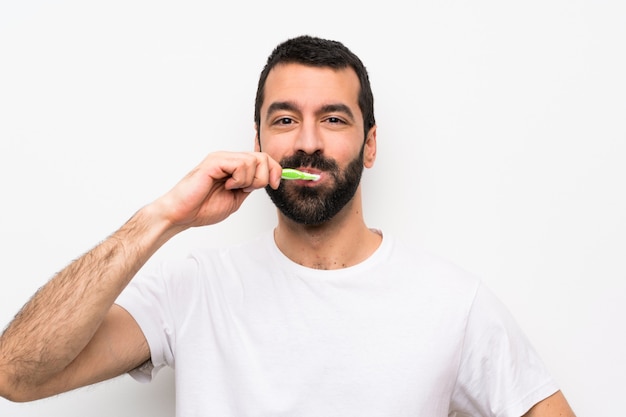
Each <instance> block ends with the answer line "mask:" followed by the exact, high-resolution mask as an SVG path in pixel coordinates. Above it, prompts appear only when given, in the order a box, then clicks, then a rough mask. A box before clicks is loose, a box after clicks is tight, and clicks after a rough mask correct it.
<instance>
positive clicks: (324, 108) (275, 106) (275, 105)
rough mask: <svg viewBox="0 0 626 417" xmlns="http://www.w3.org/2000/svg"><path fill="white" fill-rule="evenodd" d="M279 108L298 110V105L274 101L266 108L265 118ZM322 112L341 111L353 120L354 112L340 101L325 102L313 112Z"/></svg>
mask: <svg viewBox="0 0 626 417" xmlns="http://www.w3.org/2000/svg"><path fill="white" fill-rule="evenodd" d="M281 110H287V111H293V112H299V109H298V106H297V105H296V104H295V103H293V102H291V101H275V102H274V103H272V104H270V106H269V107H268V108H267V116H266V120H267V119H269V118H270V117H271V116H272V114H273V113H275V112H277V111H281ZM324 113H343V114H345V115H346V116H348V117H349V118H350V119H351V120H354V114H353V113H352V110H350V107H348V106H346V105H345V104H342V103H334V104H326V105H324V106H322V107H321V108H320V109H319V110H318V111H316V112H315V114H317V115H321V114H324Z"/></svg>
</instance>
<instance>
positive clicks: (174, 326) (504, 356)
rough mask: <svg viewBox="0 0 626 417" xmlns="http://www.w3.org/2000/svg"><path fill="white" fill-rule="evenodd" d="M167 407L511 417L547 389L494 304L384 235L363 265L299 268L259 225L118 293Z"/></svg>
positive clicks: (449, 268)
mask: <svg viewBox="0 0 626 417" xmlns="http://www.w3.org/2000/svg"><path fill="white" fill-rule="evenodd" d="M117 303H118V304H119V305H121V306H122V307H123V308H125V309H126V310H128V311H129V312H130V314H131V315H132V316H133V317H134V318H135V319H136V320H137V323H138V324H139V326H140V327H141V329H142V331H143V332H144V334H145V336H146V338H147V340H148V344H149V346H150V352H151V362H149V363H147V364H146V365H144V366H143V367H141V368H139V369H137V370H135V371H133V372H132V375H133V376H134V377H135V378H137V379H139V380H149V379H150V378H151V377H152V376H153V375H154V373H155V372H156V371H157V370H158V369H159V368H161V367H163V366H171V367H173V368H174V369H175V376H176V408H177V415H178V416H179V417H189V416H203V417H210V416H216V417H230V416H237V417H244V416H245V417H247V416H272V417H278V416H289V417H320V416H324V417H334V416H337V417H348V416H359V417H401V416H411V417H444V416H457V417H460V416H503V417H505V416H506V417H508V416H510V417H520V416H521V415H522V414H524V413H525V412H526V411H527V410H528V409H529V408H530V407H531V406H532V405H534V404H535V403H537V402H538V401H540V400H542V399H543V398H545V397H547V396H549V395H551V394H553V393H554V392H556V391H557V390H558V388H557V386H556V385H555V383H554V381H553V380H552V378H551V376H550V375H549V373H548V372H547V370H546V368H545V366H544V365H543V364H542V362H541V360H540V359H539V358H538V356H537V354H536V353H535V351H534V350H533V348H532V347H531V346H530V344H529V343H528V341H527V340H526V338H525V336H524V335H523V334H522V332H521V331H520V329H519V328H518V326H517V325H516V323H515V322H514V320H513V319H512V318H511V316H510V315H509V313H508V312H507V311H506V309H505V308H504V307H503V306H502V305H501V303H500V302H499V301H498V300H496V299H495V298H494V296H493V295H492V294H491V293H490V292H489V291H488V290H487V289H486V288H485V287H484V286H483V285H482V284H481V283H480V281H479V280H478V279H476V278H475V277H472V276H470V275H469V274H467V273H466V272H464V271H462V270H460V269H459V268H457V267H455V266H453V265H451V264H449V263H447V262H445V261H442V260H440V259H438V258H436V257H434V256H432V255H429V254H427V253H426V252H424V251H421V250H416V249H413V248H409V247H408V246H404V245H402V244H401V243H400V242H399V241H397V240H394V239H393V238H392V237H390V236H388V235H385V236H384V238H383V242H382V244H381V246H380V247H379V248H378V250H377V251H376V252H375V253H374V254H373V255H372V256H371V257H370V258H368V259H367V260H365V261H364V262H362V263H360V264H358V265H356V266H353V267H349V268H345V269H338V270H330V271H322V270H316V269H310V268H306V267H303V266H301V265H298V264H296V263H294V262H292V261H291V260H289V259H288V258H287V257H286V256H285V255H283V254H282V253H281V252H280V250H279V249H278V248H277V247H276V245H275V243H274V240H273V236H272V234H271V233H268V234H266V235H264V236H262V237H260V238H259V239H257V240H255V241H253V242H250V243H247V244H244V245H241V246H237V247H231V248H227V249H219V250H218V249H215V250H213V249H206V250H202V251H199V252H196V253H193V254H192V255H191V256H190V257H188V258H187V259H185V260H181V261H178V262H173V263H167V264H162V265H160V266H159V267H158V268H151V270H150V271H142V273H141V274H140V275H139V276H137V277H136V278H135V279H134V280H133V281H132V282H131V284H130V285H129V287H128V288H127V289H126V290H125V291H124V292H123V293H122V295H121V296H120V297H119V299H118V301H117Z"/></svg>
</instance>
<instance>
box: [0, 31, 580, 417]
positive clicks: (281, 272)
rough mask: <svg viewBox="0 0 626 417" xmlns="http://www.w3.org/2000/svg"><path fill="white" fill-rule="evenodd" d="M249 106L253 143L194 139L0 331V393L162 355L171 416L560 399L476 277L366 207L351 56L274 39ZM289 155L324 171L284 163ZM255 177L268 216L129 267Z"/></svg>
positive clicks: (361, 94) (367, 140) (370, 117)
mask: <svg viewBox="0 0 626 417" xmlns="http://www.w3.org/2000/svg"><path fill="white" fill-rule="evenodd" d="M255 123H256V137H255V152H250V153H234V152H232V153H231V152H217V153H213V154H210V155H208V156H207V157H206V158H205V159H204V160H203V161H202V162H201V163H200V164H199V165H198V166H197V167H196V168H195V169H194V170H192V171H191V172H190V173H189V174H188V175H187V176H186V177H185V178H183V179H182V180H181V181H180V182H179V183H178V184H177V185H176V186H175V187H174V188H173V189H171V190H170V191H169V192H167V193H166V194H164V195H163V196H162V197H160V198H158V199H157V200H155V201H154V202H152V203H151V204H148V205H147V206H145V207H143V208H142V209H140V210H139V211H138V212H137V213H136V214H135V215H134V216H133V217H132V218H131V219H130V220H129V221H128V222H127V223H126V224H125V225H124V226H122V227H121V228H120V229H119V230H118V231H116V232H115V233H113V234H112V235H111V236H110V237H109V238H108V239H106V240H105V241H103V242H102V243H101V244H100V245H99V246H97V247H95V248H94V249H93V250H91V251H90V252H88V253H87V254H85V255H84V256H83V257H81V258H79V259H78V260H76V261H75V262H73V263H72V264H70V265H69V266H68V267H67V268H66V269H65V270H63V271H61V272H60V273H59V274H58V275H57V276H56V277H54V278H53V279H52V280H51V281H50V282H49V283H48V284H47V285H46V286H45V287H44V288H42V289H41V290H40V291H39V292H38V293H37V294H36V295H35V296H34V297H33V299H32V300H31V301H30V302H29V303H27V305H26V306H25V307H24V308H23V309H22V311H21V312H20V313H19V314H18V316H17V317H16V318H15V320H14V321H13V323H11V324H10V325H9V327H8V328H7V330H6V331H5V333H4V334H3V336H2V338H1V339H0V394H1V395H2V396H4V397H6V398H9V399H11V400H15V401H29V400H34V399H37V398H42V397H46V396H50V395H54V394H56V393H60V392H64V391H68V390H71V389H74V388H77V387H81V386H85V385H89V384H93V383H96V382H99V381H103V380H106V379H109V378H112V377H115V376H118V375H121V374H123V373H126V372H130V373H131V374H132V375H133V376H135V377H136V378H138V379H144V380H147V379H150V378H151V377H152V375H153V374H154V372H155V371H156V370H158V369H159V368H160V367H162V366H172V367H174V368H175V372H176V387H177V414H178V415H180V416H191V415H215V416H248V415H267V416H278V415H290V416H347V415H360V416H429V417H432V416H448V415H456V416H460V415H472V416H522V415H527V416H573V415H574V414H573V412H572V410H571V409H570V407H569V406H568V404H567V402H566V400H565V398H564V397H563V395H562V394H561V392H560V391H559V390H558V387H557V386H556V385H555V383H554V382H553V381H552V379H551V377H550V376H549V374H548V373H547V371H546V369H545V368H544V366H543V365H542V364H541V361H540V360H539V358H538V357H537V355H536V353H535V352H534V351H533V349H532V348H531V347H530V345H529V344H528V342H527V341H526V339H525V338H524V336H523V334H522V333H521V332H520V330H519V329H518V328H517V326H516V324H515V323H514V321H513V320H512V319H511V317H510V316H509V315H508V313H507V312H506V311H505V309H504V308H502V306H501V305H500V304H499V303H498V301H497V300H495V299H494V297H493V296H492V295H491V294H490V293H489V291H487V290H486V289H485V288H484V287H483V286H482V285H481V283H480V282H479V280H477V279H475V278H473V277H471V276H468V275H467V274H466V273H464V272H462V271H460V270H459V269H457V268H455V267H454V266H452V265H449V264H448V263H446V262H444V261H441V260H439V259H437V258H435V257H433V256H430V255H428V254H426V253H423V252H421V251H417V250H414V249H411V248H409V247H408V246H405V245H403V244H402V243H400V242H398V241H396V240H394V239H393V237H392V236H390V235H388V234H384V235H383V234H382V232H380V231H378V230H374V229H370V228H368V227H367V226H366V224H365V222H364V220H363V214H362V203H361V187H360V185H359V184H360V177H361V172H362V170H363V168H364V167H367V168H369V167H371V166H372V165H373V164H374V161H375V158H376V124H375V119H374V111H373V97H372V93H371V89H370V85H369V80H368V76H367V72H366V70H365V68H364V66H363V64H362V63H361V61H360V60H359V58H358V57H356V56H355V55H354V54H352V52H350V51H349V50H348V49H347V48H345V47H344V46H343V45H342V44H340V43H338V42H334V41H328V40H323V39H318V38H312V37H308V36H303V37H298V38H294V39H291V40H288V41H286V42H284V43H282V44H281V45H279V46H278V47H277V48H276V49H275V50H274V51H273V53H272V54H271V55H270V57H269V59H268V62H267V64H266V66H265V68H264V70H263V72H262V74H261V77H260V80H259V88H258V91H257V100H256V105H255ZM284 167H290V168H297V169H301V170H304V171H307V172H309V173H312V174H316V175H319V179H318V180H317V181H304V180H296V181H283V180H281V170H282V168H284ZM260 188H266V190H267V192H268V194H269V195H270V197H271V199H272V201H273V202H274V203H275V205H276V206H277V207H278V223H277V225H276V227H275V229H274V230H273V232H272V233H271V234H268V235H266V236H262V237H260V238H259V239H257V240H255V241H253V242H250V243H247V244H244V245H241V246H237V247H231V248H225V249H223V250H205V251H200V252H197V253H194V254H192V255H191V256H190V257H189V258H188V259H185V260H181V261H176V262H171V263H166V264H164V265H162V266H160V267H158V268H150V270H142V271H141V273H140V274H137V273H138V271H139V270H140V269H141V268H142V266H143V265H144V263H145V262H146V261H147V260H148V259H149V258H150V256H151V255H152V254H154V252H155V251H156V250H157V249H158V248H159V247H161V246H162V245H163V244H164V243H166V242H167V241H168V240H169V239H170V238H171V237H173V236H174V235H176V234H177V233H180V232H182V231H184V230H186V229H188V228H191V227H196V226H205V225H211V224H215V223H218V222H220V221H222V220H224V219H226V218H227V217H228V216H229V215H230V214H232V213H233V212H235V211H236V210H237V209H238V208H239V207H240V206H241V204H242V203H243V201H244V200H245V198H246V197H247V196H248V195H249V193H250V192H252V191H253V190H257V189H260ZM146 269H148V268H146ZM136 274H137V275H138V276H137V277H136V278H135V275H136ZM131 280H132V282H131Z"/></svg>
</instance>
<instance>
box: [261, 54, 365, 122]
mask: <svg viewBox="0 0 626 417" xmlns="http://www.w3.org/2000/svg"><path fill="white" fill-rule="evenodd" d="M359 90H360V84H359V79H358V77H357V75H356V73H355V72H354V70H353V69H352V68H350V67H347V68H341V69H334V68H329V67H312V66H307V65H302V64H295V63H288V64H279V65H277V66H275V67H274V68H272V70H271V71H270V72H269V74H268V77H267V80H266V82H265V89H264V100H263V105H262V107H261V111H262V112H264V111H266V110H267V108H268V107H269V106H270V105H271V104H272V103H274V102H281V101H285V102H287V101H288V102H294V103H298V104H299V105H302V106H322V105H327V104H331V103H332V104H336V103H342V104H345V105H347V106H348V107H350V108H351V109H352V111H353V112H355V113H357V112H359V108H358V98H359Z"/></svg>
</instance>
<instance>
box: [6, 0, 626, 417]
mask: <svg viewBox="0 0 626 417" xmlns="http://www.w3.org/2000/svg"><path fill="white" fill-rule="evenodd" d="M249 3H250V4H238V3H237V2H219V3H218V2H208V1H182V2H163V1H147V0H123V1H121V0H111V1H107V2H84V1H69V0H59V1H56V2H44V1H34V0H31V1H20V2H18V1H8V0H7V1H4V2H2V3H0V192H1V195H2V204H1V205H0V231H1V232H0V257H1V258H0V259H1V265H2V271H3V275H2V278H0V326H2V327H4V326H5V325H6V324H7V323H8V322H9V321H10V320H11V318H12V317H13V315H14V314H15V313H16V312H17V310H18V309H19V308H20V306H21V305H22V304H23V303H24V302H25V301H26V300H27V299H28V297H29V296H30V295H31V294H32V293H33V292H34V291H35V290H36V289H37V288H38V287H39V286H41V285H42V284H44V283H45V282H46V280H47V279H49V278H50V277H51V276H52V274H53V273H54V272H56V271H58V270H59V269H61V268H62V267H63V266H64V265H66V264H67V263H68V262H69V261H70V260H72V259H74V258H75V257H77V256H78V255H80V254H81V253H83V252H84V251H86V250H87V249H89V248H90V247H92V246H93V245H94V244H96V243H97V242H98V241H99V240H101V239H103V238H104V237H105V236H106V235H108V234H109V233H110V232H112V231H113V230H114V229H115V228H117V227H118V226H119V225H121V224H122V223H123V222H124V221H125V220H126V219H127V218H128V217H129V216H130V215H131V214H132V213H133V212H134V211H135V210H136V209H138V208H139V207H140V206H141V205H143V204H145V203H147V202H149V201H150V200H152V199H153V198H155V197H156V196H158V195H159V194H161V193H162V192H164V191H166V190H167V189H169V187H171V186H172V185H173V184H174V183H175V182H176V181H177V180H178V179H179V178H180V177H181V176H182V175H184V174H185V173H186V172H187V171H188V170H189V169H191V168H192V167H193V166H194V165H195V164H196V163H197V162H198V161H199V160H200V159H201V158H202V157H203V156H204V155H205V154H206V153H207V152H210V151H213V150H218V149H228V150H249V149H252V145H253V141H252V140H253V119H252V112H253V100H254V92H255V88H256V82H257V77H258V74H259V72H260V70H261V67H262V65H263V64H264V62H265V59H266V57H267V55H268V54H269V53H270V52H271V49H272V48H273V47H274V46H275V45H276V44H277V43H279V42H281V41H283V40H285V39H286V38H288V37H291V36H294V35H298V34H302V33H308V34H314V35H319V36H323V37H329V38H335V39H338V40H341V41H343V42H344V43H345V44H346V45H347V46H348V47H350V48H351V49H352V50H353V51H354V52H356V53H357V54H359V55H360V56H361V58H362V59H363V60H364V62H365V63H366V65H367V67H368V69H369V70H370V76H371V81H372V85H373V88H374V92H375V96H376V100H377V101H376V111H377V121H378V125H379V131H378V133H379V135H378V139H379V140H378V143H379V155H378V161H377V164H376V166H375V167H374V168H373V169H372V170H370V171H368V172H367V173H366V175H365V178H364V181H365V185H364V188H365V200H366V205H367V207H366V211H365V214H366V217H367V220H368V222H369V224H370V225H371V226H374V227H380V228H382V229H384V230H385V231H387V232H389V233H394V234H396V235H399V236H400V237H403V238H406V239H412V240H415V241H417V242H419V243H421V244H423V245H424V246H426V247H428V248H430V249H432V250H434V251H436V252H438V253H440V254H441V255H443V256H446V257H448V258H450V259H452V260H454V261H456V262H457V263H459V264H461V265H462V266H464V267H465V268H467V269H469V270H470V271H472V272H475V273H477V274H479V275H481V276H482V277H483V278H484V280H485V281H486V282H487V284H488V285H489V286H490V287H491V288H492V289H493V290H494V291H495V292H496V293H497V294H498V295H499V296H500V297H501V298H502V299H503V300H504V301H505V303H506V304H507V305H508V306H509V308H510V309H511V310H512V312H513V313H514V315H515V316H516V317H517V318H518V320H519V322H520V324H521V325H522V327H523V328H524V329H525V330H526V332H527V333H528V335H529V337H530V338H531V340H532V341H533V343H534V344H535V346H536V347H537V349H538V350H539V351H540V353H541V354H542V356H543V358H544V360H545V361H546V363H547V364H548V366H549V368H550V369H551V370H552V371H553V373H554V375H555V376H556V378H557V380H558V381H559V382H560V384H561V386H562V388H563V391H564V392H565V394H566V396H567V397H568V398H569V401H570V403H571V404H572V406H573V407H574V409H575V411H576V412H577V413H578V415H579V416H583V415H593V416H595V417H602V416H613V415H615V414H616V413H619V412H620V411H621V410H623V408H624V407H623V405H621V404H620V398H621V396H622V395H623V393H624V389H625V388H626V383H624V378H623V375H624V374H626V362H625V361H624V359H623V353H624V352H625V351H626V334H625V332H624V323H625V319H624V318H625V317H626V307H625V305H626V283H625V282H626V267H625V266H624V265H625V262H624V253H625V251H626V239H625V238H624V237H625V236H626V220H625V217H626V216H625V213H626V195H625V191H624V189H625V186H624V180H625V179H626V164H625V163H624V159H625V157H626V123H625V120H626V117H625V115H626V99H625V98H626V77H624V74H626V47H625V46H626V45H625V43H626V6H625V3H623V2H621V1H619V0H612V1H609V0H607V1H602V0H600V1H592V0H580V1H571V0H567V1H566V0H554V1H550V0H548V1H539V0H533V1H524V2H521V1H520V2H502V1H495V0H493V1H489V0H475V1H472V2H463V1H452V0H444V1H436V2H435V1H432V2H418V4H417V5H414V6H411V7H410V8H408V7H409V6H408V4H409V3H410V2H404V1H393V0H392V1H389V0H387V1H384V2H380V3H379V4H378V5H368V2H361V1H351V2H337V1H326V0H321V1H317V2H308V3H291V4H290V3H285V2H278V1H265V2H263V1H259V2H249ZM405 4H406V5H405ZM273 219H274V211H273V208H272V206H271V203H270V202H269V199H268V198H267V197H266V196H265V194H264V193H263V192H256V193H254V194H253V195H252V196H251V198H250V199H249V201H248V202H247V204H246V205H245V206H244V207H243V208H242V210H241V211H240V212H238V213H236V214H235V215H234V216H233V217H232V218H230V219H229V220H227V221H226V222H225V223H222V224H220V225H218V226H215V227H213V228H205V229H199V230H194V231H190V232H187V233H186V234H184V235H181V236H178V237H177V238H175V239H174V240H172V241H171V242H170V243H169V244H168V245H167V246H166V247H164V248H163V249H162V250H161V251H160V252H158V253H157V255H156V258H155V259H158V258H159V257H165V256H173V255H178V254H183V253H184V252H185V251H186V250H187V248H189V247H190V246H197V245H205V244H209V245H219V244H221V243H222V242H223V241H228V242H233V241H239V240H241V239H245V238H247V237H249V236H252V235H255V234H257V233H258V232H260V231H261V230H266V229H267V228H268V227H271V225H272V222H273ZM172 387H173V378H172V373H171V371H166V372H164V373H162V374H160V375H159V377H158V378H157V380H156V381H155V382H154V383H153V384H149V385H142V384H138V383H135V382H134V381H132V380H131V379H130V378H129V377H122V378H120V379H117V380H114V381H111V382H107V383H103V384H101V385H98V386H95V387H90V388H87V389H82V390H79V391H77V392H73V393H68V394H64V395H62V396H59V397H57V398H51V399H47V400H43V401H39V402H35V403H30V404H21V405H20V404H12V403H10V402H8V401H5V400H2V399H0V415H1V416H11V417H17V416H21V417H26V416H28V417H30V416H63V417H72V416H76V417H79V416H80V417H83V416H85V415H89V416H92V417H97V416H111V415H115V416H118V417H122V416H143V415H150V416H154V417H160V416H172V415H173V409H174V405H173V402H174V397H173V391H172Z"/></svg>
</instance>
